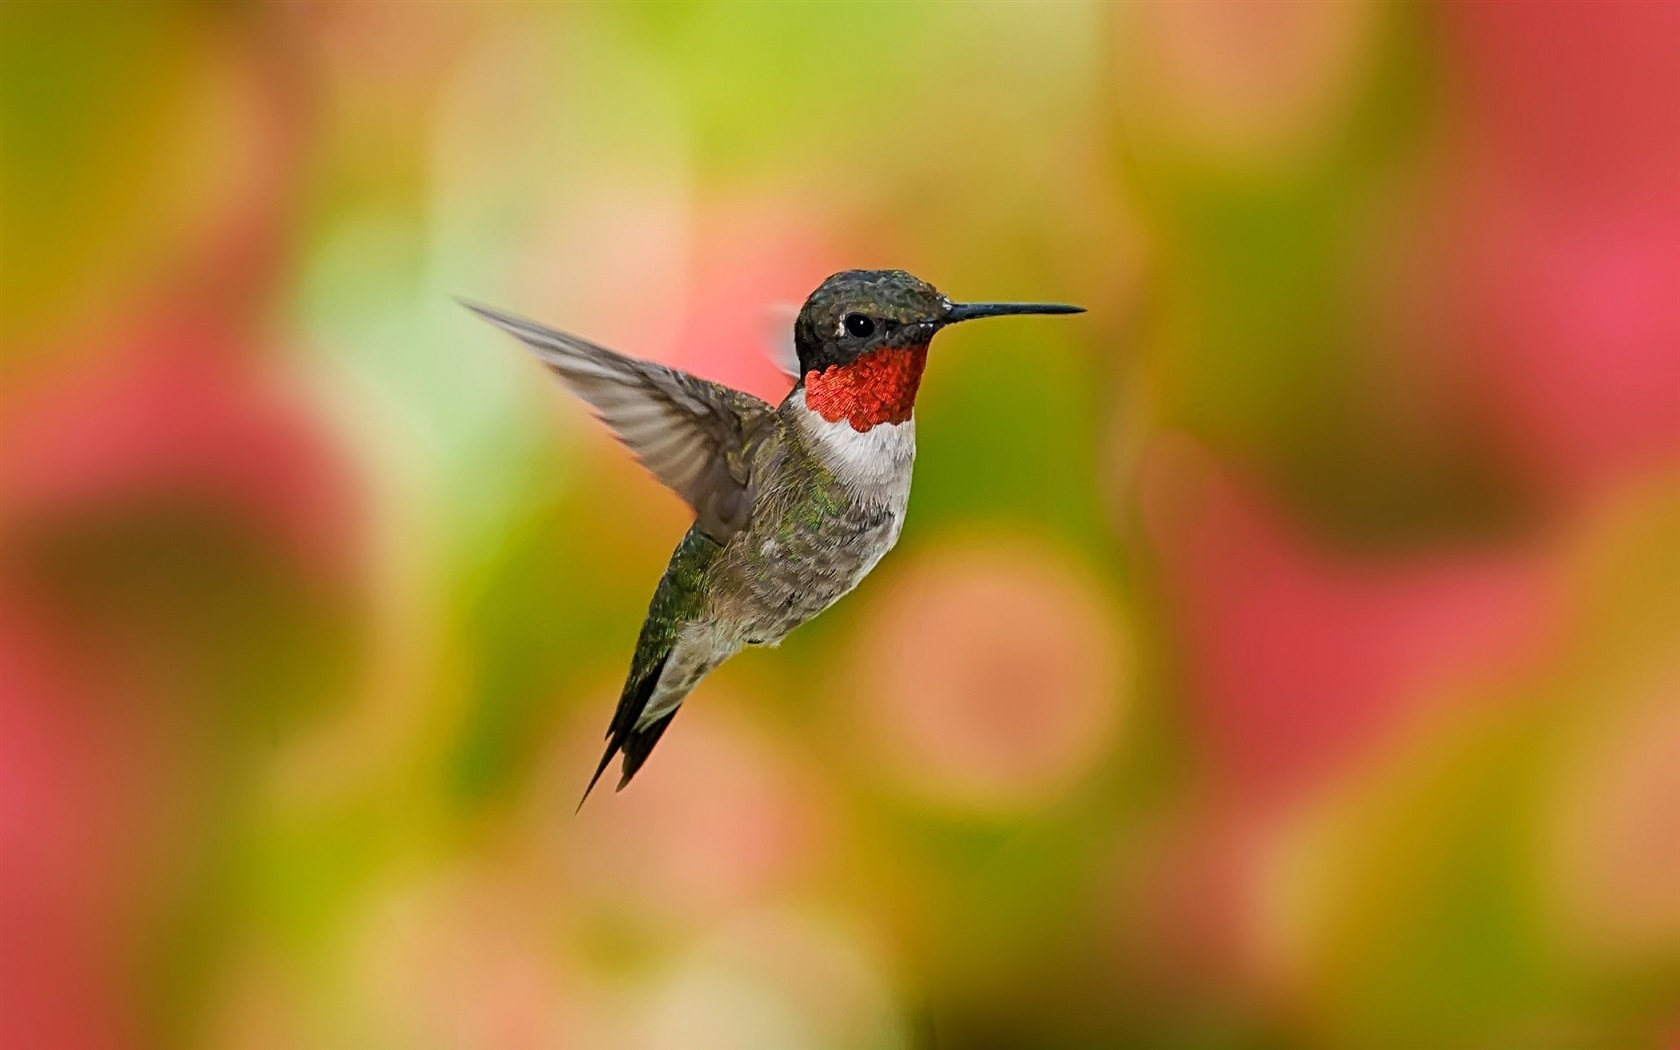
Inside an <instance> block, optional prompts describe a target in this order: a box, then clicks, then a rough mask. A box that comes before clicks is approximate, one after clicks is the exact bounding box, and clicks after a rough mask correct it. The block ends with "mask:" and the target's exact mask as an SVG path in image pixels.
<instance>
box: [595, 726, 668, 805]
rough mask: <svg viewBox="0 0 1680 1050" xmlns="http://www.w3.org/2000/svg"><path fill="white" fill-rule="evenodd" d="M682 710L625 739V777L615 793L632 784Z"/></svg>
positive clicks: (598, 774) (619, 779)
mask: <svg viewBox="0 0 1680 1050" xmlns="http://www.w3.org/2000/svg"><path fill="white" fill-rule="evenodd" d="M681 710H682V708H681V707H678V708H677V709H676V710H675V711H672V712H671V713H670V714H668V715H666V716H665V717H664V718H661V719H660V720H659V721H657V722H655V723H653V724H652V725H650V726H648V727H647V728H646V729H642V730H638V731H636V732H634V733H631V734H630V735H629V736H628V737H626V738H625V740H624V743H623V747H624V775H623V776H621V777H619V778H618V786H617V787H615V788H613V790H614V791H623V790H624V785H626V784H628V783H630V778H631V777H633V776H635V775H636V770H638V769H640V768H642V763H643V762H646V761H647V757H648V756H649V755H651V754H652V753H653V745H655V744H657V743H659V738H660V737H661V736H662V735H664V733H665V727H666V726H668V725H670V724H671V719H673V718H675V717H677V711H681ZM595 775H596V776H600V775H601V774H600V771H599V770H597V771H596V773H595Z"/></svg>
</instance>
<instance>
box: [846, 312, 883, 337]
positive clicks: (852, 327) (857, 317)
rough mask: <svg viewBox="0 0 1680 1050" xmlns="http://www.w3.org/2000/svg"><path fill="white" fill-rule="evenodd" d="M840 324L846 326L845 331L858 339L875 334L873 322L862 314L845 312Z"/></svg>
mask: <svg viewBox="0 0 1680 1050" xmlns="http://www.w3.org/2000/svg"><path fill="white" fill-rule="evenodd" d="M841 324H844V325H845V326H846V331H848V332H850V333H851V334H852V335H855V336H857V337H858V338H859V339H865V338H867V337H869V336H871V335H874V334H875V322H874V321H872V320H870V319H869V318H867V317H865V316H864V315H862V314H847V315H846V316H845V318H844V319H843V320H842V321H841Z"/></svg>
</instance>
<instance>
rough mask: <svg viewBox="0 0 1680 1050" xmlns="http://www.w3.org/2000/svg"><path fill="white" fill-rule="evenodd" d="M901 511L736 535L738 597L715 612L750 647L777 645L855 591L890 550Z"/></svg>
mask: <svg viewBox="0 0 1680 1050" xmlns="http://www.w3.org/2000/svg"><path fill="white" fill-rule="evenodd" d="M903 525H904V505H903V504H902V503H898V504H897V505H864V506H856V507H851V508H848V509H846V510H845V511H843V512H841V513H839V514H835V515H832V516H826V517H824V518H823V519H822V520H821V521H820V522H819V523H818V524H817V525H816V526H815V527H814V528H800V527H797V526H789V525H787V524H786V523H782V524H780V525H777V526H774V527H767V528H765V529H763V530H751V529H749V530H748V531H746V532H743V533H740V534H738V535H737V536H736V541H737V542H739V541H742V540H745V541H746V542H745V543H741V549H740V550H739V551H738V552H734V551H732V552H730V553H731V554H734V555H735V557H734V558H732V559H731V560H732V561H733V562H735V564H734V565H733V566H732V568H734V569H735V570H736V572H734V573H732V575H734V576H735V577H736V580H735V582H736V587H735V588H732V590H734V591H735V592H736V593H735V594H734V595H732V596H731V598H732V600H730V601H727V602H726V604H725V606H724V608H722V609H720V612H724V613H725V615H726V616H728V618H730V619H732V620H734V621H735V622H736V624H737V625H738V626H739V629H740V631H741V635H742V641H743V642H744V643H745V644H748V645H775V644H776V643H777V642H779V641H781V640H782V637H783V636H784V635H786V634H787V633H788V632H789V631H791V630H793V629H794V628H795V627H798V626H799V625H800V624H802V623H804V622H805V621H806V620H809V619H811V618H812V617H813V616H815V615H817V614H818V613H820V612H822V611H823V610H824V609H826V608H828V607H829V606H830V605H833V604H834V603H835V602H836V601H839V600H840V598H841V597H842V596H844V595H845V594H846V593H847V592H848V591H850V590H851V589H852V588H853V587H856V586H857V585H858V584H859V583H860V582H861V581H862V580H863V578H864V577H865V576H867V575H868V574H869V571H870V570H871V569H873V568H874V567H875V565H876V563H877V562H879V561H880V560H881V558H882V556H883V555H885V554H886V553H887V551H889V550H891V549H892V547H893V544H895V543H897V542H898V534H899V530H900V529H901V528H902V527H903Z"/></svg>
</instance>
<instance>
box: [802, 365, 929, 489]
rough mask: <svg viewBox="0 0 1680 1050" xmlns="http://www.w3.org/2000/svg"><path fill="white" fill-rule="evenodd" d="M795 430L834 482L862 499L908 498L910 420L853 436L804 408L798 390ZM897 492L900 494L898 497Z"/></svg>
mask: <svg viewBox="0 0 1680 1050" xmlns="http://www.w3.org/2000/svg"><path fill="white" fill-rule="evenodd" d="M793 398H794V402H795V405H796V407H797V409H798V411H797V413H796V415H797V418H798V420H799V425H800V427H801V428H802V429H803V430H804V432H805V434H806V436H807V437H809V438H810V440H811V445H812V447H813V448H814V449H815V450H816V451H817V453H818V454H819V455H821V456H822V458H823V462H824V463H826V464H827V465H828V467H829V469H830V470H832V471H834V475H835V477H837V478H839V479H840V480H841V481H843V482H845V483H846V485H847V486H849V487H851V488H853V489H854V490H856V491H857V493H858V495H860V496H864V497H875V496H879V497H882V498H884V499H885V500H887V501H888V502H891V501H894V500H895V499H896V500H897V502H898V503H899V505H900V509H902V504H903V501H904V500H905V499H907V498H908V497H909V494H910V473H911V468H912V467H914V465H915V462H916V419H915V417H914V416H912V417H911V418H909V419H907V420H905V421H904V422H902V423H881V424H878V425H876V426H873V427H870V428H869V429H868V430H862V431H860V430H856V429H854V428H853V427H852V425H851V424H850V423H848V422H846V421H845V420H841V421H839V422H838V423H830V422H829V421H828V420H826V419H824V418H823V417H822V416H821V415H820V414H818V413H816V412H813V411H811V410H810V409H808V408H806V407H805V392H804V391H803V390H801V391H799V392H798V393H796V394H794V395H793ZM899 490H902V492H900V491H899Z"/></svg>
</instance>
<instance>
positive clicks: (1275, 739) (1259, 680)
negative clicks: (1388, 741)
mask: <svg viewBox="0 0 1680 1050" xmlns="http://www.w3.org/2000/svg"><path fill="white" fill-rule="evenodd" d="M1142 498H1143V506H1144V516H1145V521H1146V524H1147V528H1148V531H1149V535H1150V537H1151V539H1152V540H1153V542H1154V544H1155V546H1156V549H1157V551H1158V553H1159V556H1160V558H1161V569H1162V572H1163V573H1164V577H1165V579H1164V584H1165V587H1166V592H1167V598H1168V600H1169V602H1170V603H1171V606H1172V612H1173V615H1174V616H1175V618H1176V620H1177V621H1178V624H1179V629H1178V632H1177V634H1178V637H1179V639H1180V644H1181V646H1182V651H1183V658H1184V660H1185V664H1186V666H1185V674H1186V676H1187V678H1188V681H1189V685H1190V688H1191V690H1192V697H1191V700H1192V703H1193V704H1194V705H1195V708H1196V710H1197V713H1198V716H1199V720H1200V725H1201V731H1202V734H1203V735H1204V737H1205V739H1206V741H1207V743H1208V746H1209V748H1210V749H1211V759H1212V761H1213V763H1214V770H1213V774H1214V778H1215V780H1216V781H1217V782H1218V783H1219V784H1220V785H1222V786H1223V787H1225V788H1227V789H1229V790H1230V791H1231V792H1232V793H1233V796H1234V797H1236V798H1240V799H1242V800H1243V802H1242V804H1243V805H1245V806H1249V805H1255V804H1260V803H1264V802H1265V801H1267V800H1272V801H1277V800H1280V799H1281V798H1283V797H1286V796H1291V795H1293V793H1294V792H1296V791H1298V790H1301V789H1303V788H1305V787H1307V786H1308V785H1311V784H1313V783H1314V782H1315V781H1317V780H1318V779H1319V778H1321V777H1322V776H1323V775H1324V774H1325V773H1327V772H1328V771H1330V770H1331V769H1333V768H1335V767H1337V766H1340V765H1343V764H1345V763H1347V762H1348V761H1350V760H1353V759H1357V758H1359V757H1361V756H1364V755H1367V754H1369V753H1370V752H1371V751H1372V749H1373V748H1377V747H1380V746H1381V744H1382V742H1383V741H1384V739H1385V738H1386V737H1387V736H1388V735H1389V734H1392V733H1394V732H1395V731H1397V730H1399V729H1400V728H1402V727H1403V725H1404V724H1405V722H1406V716H1407V715H1408V714H1409V713H1412V712H1415V711H1416V710H1417V709H1418V708H1419V707H1420V706H1421V705H1422V704H1424V703H1425V702H1427V701H1428V700H1430V699H1431V698H1433V697H1438V696H1440V695H1441V694H1442V692H1443V691H1445V690H1447V689H1449V688H1452V687H1454V686H1461V685H1466V684H1468V683H1470V682H1472V681H1475V680H1476V679H1478V678H1480V677H1481V676H1486V675H1490V674H1493V673H1496V672H1497V671H1499V670H1500V669H1503V668H1508V667H1510V666H1512V665H1513V664H1514V663H1515V662H1518V661H1520V660H1521V659H1522V658H1523V657H1524V656H1526V655H1528V654H1532V653H1534V652H1535V651H1536V650H1537V647H1538V646H1539V645H1541V643H1542V641H1543V639H1544V638H1545V637H1546V636H1547V633H1548V631H1549V629H1550V628H1551V627H1552V626H1553V625H1554V622H1555V617H1556V615H1557V612H1558V597H1559V596H1558V595H1557V594H1555V593H1554V592H1553V591H1552V590H1551V589H1550V587H1549V583H1548V580H1547V577H1546V576H1545V574H1544V572H1543V571H1542V569H1541V568H1540V567H1539V566H1538V565H1537V564H1531V563H1529V562H1527V561H1524V560H1523V559H1522V558H1521V557H1519V556H1516V555H1508V556H1497V555H1492V554H1489V555H1470V554H1442V555H1438V556H1435V557H1432V558H1430V559H1427V560H1417V561H1414V562H1411V563H1408V564H1394V565H1378V564H1367V563H1364V562H1360V561H1358V560H1355V559H1351V558H1348V557H1343V556H1338V555H1336V554H1333V553H1331V552H1328V551H1324V550H1315V549H1314V548H1313V547H1312V546H1311V545H1310V544H1309V543H1308V542H1307V541H1306V540H1304V539H1303V538H1302V537H1300V536H1297V535H1293V534H1291V532H1290V530H1289V528H1288V527H1287V526H1286V525H1285V524H1284V523H1283V522H1282V521H1280V520H1279V519H1278V517H1277V515H1276V514H1275V513H1274V512H1273V511H1272V510H1270V509H1269V508H1267V507H1266V506H1265V504H1264V502H1263V501H1262V500H1261V499H1260V498H1258V497H1257V496H1256V495H1255V494H1254V492H1253V491H1252V490H1251V489H1249V488H1247V487H1245V486H1243V485H1241V484H1239V483H1238V482H1236V481H1235V480H1233V479H1232V477H1231V476H1230V474H1229V473H1228V472H1227V471H1225V470H1223V469H1221V468H1219V467H1218V466H1216V465H1215V464H1214V463H1213V462H1212V461H1211V460H1210V459H1209V458H1208V457H1207V456H1206V455H1205V454H1204V453H1203V452H1201V451H1200V450H1199V449H1197V448H1196V447H1194V446H1193V445H1191V444H1189V443H1188V442H1187V441H1184V440H1180V439H1174V440H1167V441H1162V442H1160V443H1158V444H1157V445H1156V447H1155V448H1154V449H1153V450H1152V451H1151V453H1150V455H1149V457H1148V462H1147V463H1146V465H1145V471H1144V477H1143V493H1142Z"/></svg>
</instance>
